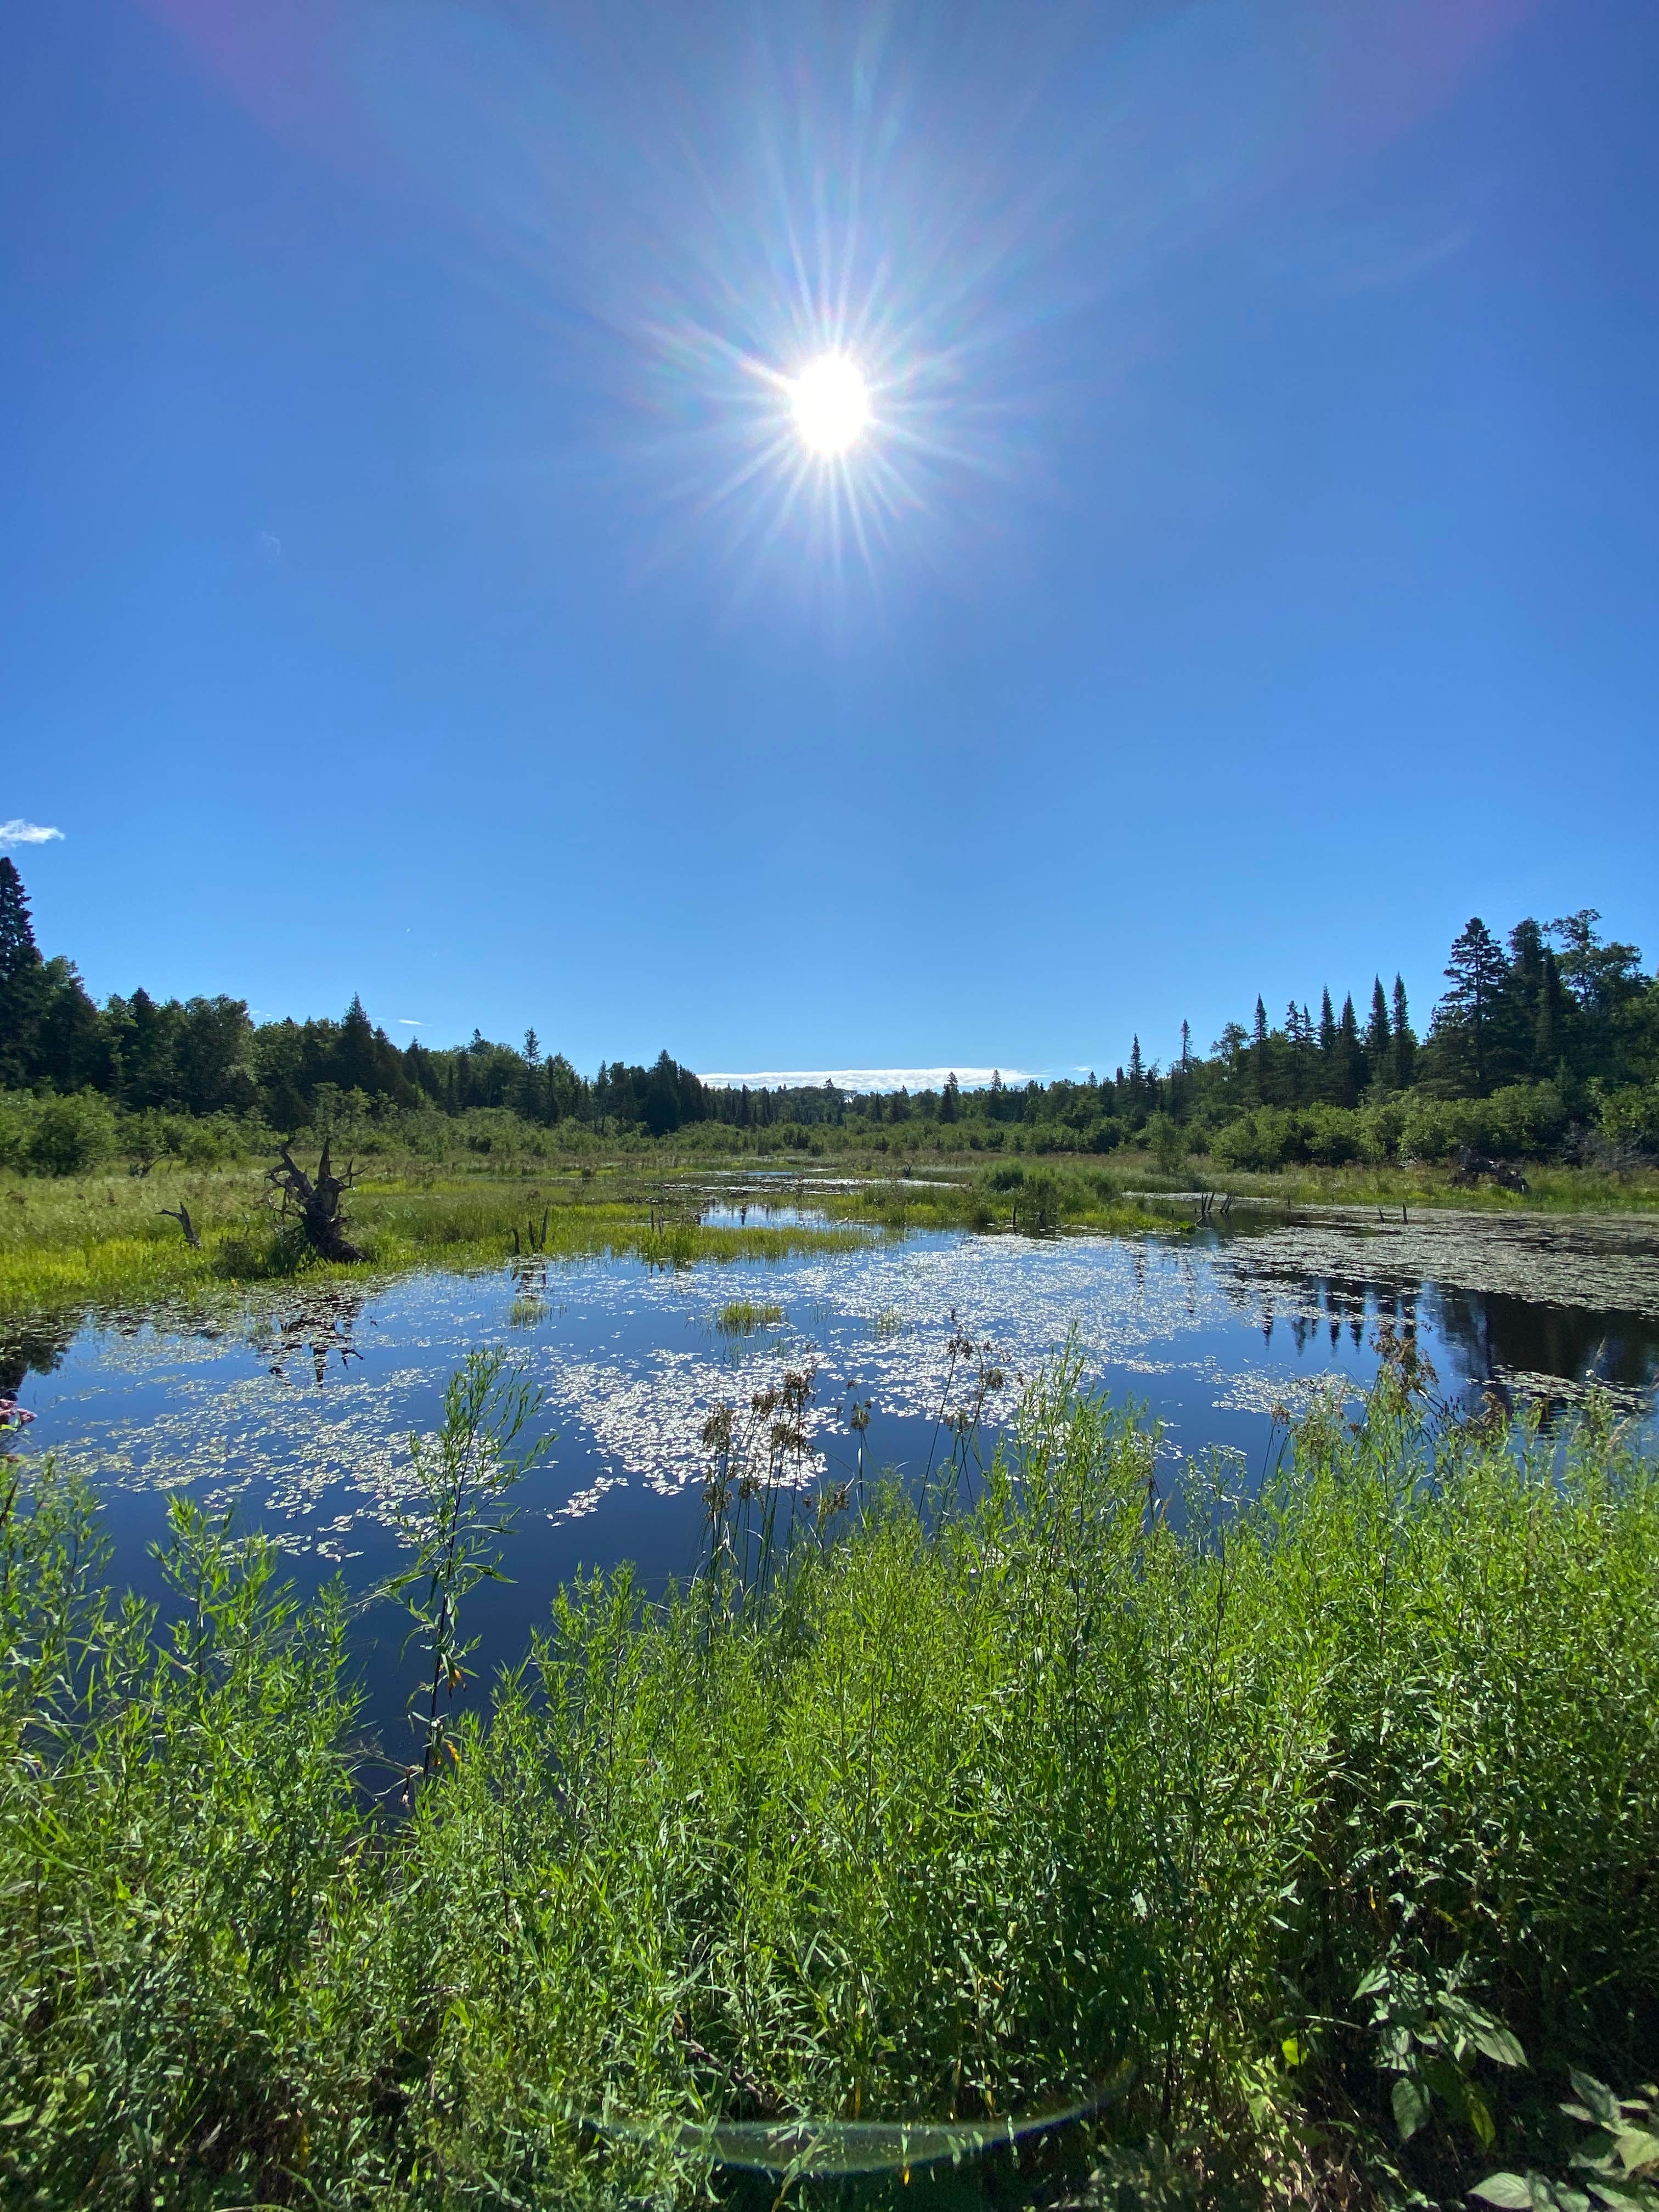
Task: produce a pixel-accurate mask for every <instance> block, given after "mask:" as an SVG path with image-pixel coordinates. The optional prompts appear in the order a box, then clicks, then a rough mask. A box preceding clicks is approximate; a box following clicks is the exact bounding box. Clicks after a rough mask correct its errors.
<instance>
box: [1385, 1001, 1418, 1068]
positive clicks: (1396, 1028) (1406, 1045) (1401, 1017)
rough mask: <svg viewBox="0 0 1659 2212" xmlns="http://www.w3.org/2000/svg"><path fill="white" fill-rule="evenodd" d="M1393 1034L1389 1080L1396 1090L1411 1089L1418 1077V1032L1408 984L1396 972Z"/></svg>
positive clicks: (1390, 1045) (1390, 1044) (1390, 1049)
mask: <svg viewBox="0 0 1659 2212" xmlns="http://www.w3.org/2000/svg"><path fill="white" fill-rule="evenodd" d="M1392 1030H1393V1034H1392V1035H1391V1036H1390V1037H1389V1062H1390V1065H1389V1080H1390V1081H1391V1082H1392V1084H1393V1085H1394V1087H1395V1090H1396V1091H1409V1090H1410V1089H1411V1086H1412V1085H1413V1082H1415V1080H1416V1079H1417V1033H1416V1031H1415V1030H1413V1027H1412V1018H1411V1009H1410V1008H1409V1007H1408V1006H1407V1004H1406V985H1405V980H1404V978H1403V977H1402V976H1401V975H1399V974H1397V973H1396V975H1395V979H1394V1018H1393V1024H1392Z"/></svg>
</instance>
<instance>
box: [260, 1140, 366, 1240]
mask: <svg viewBox="0 0 1659 2212" xmlns="http://www.w3.org/2000/svg"><path fill="white" fill-rule="evenodd" d="M276 1152H277V1160H276V1166H275V1167H273V1168H271V1169H270V1171H269V1172H270V1184H271V1188H272V1189H273V1190H274V1191H275V1193H276V1196H277V1200H278V1203H279V1207H280V1211H281V1213H282V1216H283V1220H285V1221H294V1222H297V1223H298V1225H299V1226H300V1229H301V1233H302V1234H303V1236H304V1237H305V1240H306V1242H307V1244H309V1245H310V1247H311V1249H312V1250H313V1252H314V1253H315V1254H316V1255H317V1256H318V1258H319V1260H361V1259H362V1256H363V1255H362V1253H361V1252H360V1251H359V1250H358V1249H357V1247H356V1245H355V1244H354V1243H352V1242H351V1240H350V1238H349V1237H348V1236H347V1235H346V1233H345V1228H346V1217H345V1212H344V1206H343V1200H344V1198H345V1194H346V1193H347V1192H348V1191H349V1189H350V1188H351V1187H352V1185H353V1184H354V1183H355V1182H356V1180H357V1169H356V1162H355V1161H354V1162H352V1163H351V1164H349V1165H348V1167H347V1168H346V1170H345V1172H344V1174H343V1175H336V1174H335V1173H334V1171H333V1169H332V1166H331V1164H330V1160H329V1146H328V1145H327V1143H326V1142H325V1144H324V1146H323V1153H322V1158H320V1159H319V1161H318V1163H317V1172H316V1174H315V1175H314V1176H308V1175H307V1173H306V1171H305V1170H304V1169H303V1168H302V1167H301V1165H300V1164H299V1163H298V1161H297V1160H295V1157H294V1155H293V1153H292V1152H290V1151H289V1147H288V1146H286V1145H278V1146H277V1147H276Z"/></svg>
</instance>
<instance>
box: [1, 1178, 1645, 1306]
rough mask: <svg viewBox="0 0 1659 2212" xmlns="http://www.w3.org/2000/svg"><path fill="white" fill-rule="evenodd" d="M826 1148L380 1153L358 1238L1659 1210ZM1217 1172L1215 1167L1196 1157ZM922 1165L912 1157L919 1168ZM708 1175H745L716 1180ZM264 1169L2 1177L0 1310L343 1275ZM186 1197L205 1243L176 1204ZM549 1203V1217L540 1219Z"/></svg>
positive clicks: (451, 1259)
mask: <svg viewBox="0 0 1659 2212" xmlns="http://www.w3.org/2000/svg"><path fill="white" fill-rule="evenodd" d="M370 1165H371V1169H372V1170H375V1172H374V1176H373V1179H372V1180H366V1181H365V1182H364V1183H363V1184H362V1186H361V1187H360V1188H359V1189H357V1190H356V1191H355V1192H354V1193H353V1194H352V1200H351V1217H352V1222H353V1235H354V1236H355V1237H356V1238H357V1240H358V1242H359V1243H361V1244H362V1248H363V1250H364V1252H365V1255H366V1261H367V1264H368V1267H371V1268H373V1269H374V1270H376V1271H378V1272H381V1273H399V1272H402V1271H404V1270H406V1269H410V1268H414V1267H429V1266H441V1267H456V1268H465V1267H484V1266H489V1265H491V1264H495V1263H498V1262H499V1261H501V1260H502V1259H503V1258H505V1257H507V1256H509V1255H511V1254H512V1253H513V1250H514V1249H515V1246H514V1238H515V1237H516V1239H517V1249H519V1250H520V1251H521V1252H523V1253H526V1254H527V1253H528V1252H529V1250H530V1249H531V1246H532V1242H533V1243H544V1245H545V1250H546V1255H547V1256H548V1257H550V1258H553V1259H574V1258H578V1257H582V1256H586V1255H601V1254H603V1255H611V1256H628V1257H632V1258H637V1259H640V1260H642V1261H646V1262H647V1263H649V1264H653V1265H662V1266H675V1267H685V1266H691V1265H695V1264H696V1263H697V1262H699V1261H712V1262H716V1263H721V1262H729V1261H744V1260H749V1261H767V1260H780V1259H783V1258H787V1257H788V1256H790V1255H793V1254H796V1253H799V1252H805V1251H814V1250H833V1249H842V1248H845V1247H847V1246H848V1245H850V1244H853V1243H856V1242H858V1241H859V1240H860V1237H862V1236H865V1235H867V1234H871V1233H887V1234H902V1233H903V1232H905V1231H908V1230H916V1229H963V1230H995V1229H1019V1230H1024V1231H1042V1232H1046V1231H1056V1230H1063V1229H1084V1230H1095V1231H1103V1232H1115V1233H1119V1234H1123V1235H1137V1234H1141V1233H1146V1232H1149V1231H1158V1232H1162V1233H1164V1234H1182V1233H1185V1232H1186V1231H1188V1230H1189V1229H1190V1227H1191V1218H1190V1212H1189V1206H1190V1201H1189V1200H1187V1199H1186V1198H1185V1197H1184V1195H1183V1194H1186V1193H1188V1192H1191V1191H1193V1190H1194V1189H1207V1188H1214V1189H1216V1190H1217V1191H1218V1192H1228V1193H1231V1194H1232V1196H1233V1197H1234V1199H1235V1200H1237V1201H1239V1202H1241V1203H1242V1202H1248V1203H1249V1204H1251V1205H1253V1206H1255V1205H1260V1206H1281V1205H1282V1206H1314V1205H1319V1206H1339V1207H1340V1206H1352V1207H1371V1206H1389V1207H1392V1206H1401V1205H1405V1206H1410V1207H1413V1208H1419V1209H1425V1210H1426V1209H1429V1208H1443V1207H1455V1208H1460V1209H1466V1210H1470V1211H1475V1212H1489V1213H1511V1212H1548V1213H1567V1212H1645V1211H1647V1210H1649V1209H1650V1207H1652V1206H1659V1177H1655V1178H1652V1184H1653V1187H1652V1188H1649V1187H1648V1182H1646V1181H1644V1180H1643V1179H1641V1178H1636V1177H1630V1178H1624V1179H1619V1178H1614V1177H1612V1176H1602V1175H1598V1174H1595V1173H1593V1172H1591V1171H1589V1170H1578V1169H1540V1170H1536V1171H1535V1176H1534V1184H1533V1188H1532V1190H1531V1191H1530V1192H1529V1193H1528V1194H1527V1195H1526V1196H1525V1197H1522V1196H1521V1195H1519V1194H1516V1193H1513V1192H1510V1191H1505V1190H1498V1189H1492V1188H1473V1189H1470V1188H1460V1187H1458V1186H1456V1185H1455V1184H1454V1183H1452V1182H1450V1181H1449V1178H1448V1177H1447V1176H1444V1175H1443V1174H1442V1173H1439V1172H1438V1171H1435V1170H1404V1169H1395V1170H1382V1169H1375V1168H1364V1169H1361V1168H1344V1169H1333V1170H1297V1171H1291V1170H1284V1171H1281V1172H1279V1173H1277V1174H1273V1175H1261V1174H1257V1175H1250V1174H1243V1173H1236V1174H1231V1175H1229V1176H1226V1177H1225V1180H1224V1181H1219V1182H1215V1183H1214V1184H1212V1183H1211V1182H1210V1181H1209V1179H1208V1177H1207V1176H1205V1175H1203V1174H1202V1173H1194V1164H1191V1163H1189V1164H1188V1165H1187V1166H1185V1167H1183V1169H1182V1171H1181V1172H1180V1173H1179V1174H1176V1175H1170V1174H1163V1173H1160V1172H1159V1170H1158V1168H1157V1166H1156V1164H1154V1163H1153V1162H1152V1160H1151V1159H1150V1158H1137V1157H1134V1156H1127V1155H1120V1156H1118V1157H1117V1158H1115V1159H1114V1161H1113V1163H1112V1164H1111V1165H1110V1167H1109V1168H1108V1167H1103V1166H1100V1165H1098V1164H1095V1163H1092V1162H1091V1161H1090V1160H1089V1159H1088V1158H1087V1157H1086V1156H1082V1157H1073V1156H1066V1155H1057V1156H1052V1157H1050V1156H1044V1157H1041V1158H1031V1159H1027V1160H1023V1161H1010V1160H1006V1159H1005V1160H997V1161H995V1162H987V1161H985V1160H983V1159H980V1158H974V1157H972V1156H971V1155H969V1157H967V1158H943V1157H941V1158H938V1159H935V1160H929V1161H927V1162H925V1163H921V1165H922V1166H923V1168H924V1170H925V1172H923V1173H922V1174H920V1175H916V1176H911V1175H909V1174H908V1173H904V1172H901V1173H899V1174H895V1173H893V1171H892V1165H891V1163H890V1161H886V1162H884V1161H881V1160H879V1159H874V1158H872V1160H870V1161H868V1162H863V1161H859V1160H855V1159H848V1160H843V1161H838V1162H836V1163H834V1166H835V1168H836V1169H837V1170H840V1171H841V1173H842V1175H845V1176H859V1177H860V1181H859V1182H857V1184H856V1186H855V1187H852V1188H847V1187H840V1188H837V1187H836V1184H837V1182H838V1180H839V1178H838V1176H836V1175H832V1174H829V1173H828V1172H827V1170H829V1166H830V1164H829V1163H827V1162H825V1161H823V1160H822V1159H817V1158H799V1157H788V1156H785V1157H781V1158H779V1159H778V1160H777V1161H776V1162H775V1163H773V1164H771V1166H772V1171H771V1172H770V1173H769V1174H762V1173H757V1163H756V1162H755V1161H754V1160H753V1159H750V1158H732V1159H729V1160H725V1161H720V1160H709V1159H707V1158H704V1159H702V1160H699V1161H697V1162H696V1163H695V1164H692V1163H689V1162H685V1161H678V1160H673V1159H671V1158H665V1159H664V1160H663V1161H662V1163H661V1164H660V1168H659V1172H657V1173H656V1174H654V1175H652V1176H646V1175H643V1174H642V1173H641V1166H640V1163H639V1162H638V1161H636V1160H635V1159H632V1158H627V1159H623V1160H620V1161H617V1162H616V1163H613V1164H611V1165H610V1166H608V1167H602V1168H599V1169H596V1168H594V1167H593V1166H592V1164H581V1165H571V1166H568V1167H559V1166H557V1165H555V1166H551V1167H550V1166H549V1164H547V1163H544V1162H537V1163H534V1164H524V1165H522V1166H521V1167H519V1168H516V1169H513V1168H504V1166H503V1164H501V1163H500V1162H496V1163H493V1164H489V1165H488V1166H485V1165H475V1164H470V1163H469V1164H465V1165H463V1164H451V1165H450V1166H448V1167H447V1168H444V1169H442V1170H437V1169H435V1168H433V1167H432V1166H431V1165H430V1164H427V1163H421V1162H416V1161H391V1160H388V1161H385V1162H381V1163H374V1162H372V1163H371V1164H370ZM907 1165H908V1164H907ZM1200 1166H1201V1164H1200ZM711 1178H729V1179H731V1180H730V1181H729V1182H728V1183H727V1185H726V1187H725V1188H719V1189H718V1191H717V1186H716V1184H715V1183H714V1182H713V1181H711ZM261 1188H262V1182H261V1176H260V1172H259V1169H258V1165H257V1164H232V1165H224V1166H215V1167H203V1168H191V1167H185V1166H182V1165H179V1166H175V1165H164V1166H162V1167H160V1168H158V1169H157V1170H155V1172H154V1173H153V1174H151V1175H150V1176H146V1177H143V1178H137V1177H133V1176H103V1175H99V1176H65V1177H62V1178H54V1179H45V1178H28V1179H20V1178H17V1177H7V1178H0V1318H4V1317H16V1316H22V1315H34V1316H46V1315H49V1314H53V1313H64V1312H67V1311H72V1310H92V1309H96V1308H115V1307H122V1308H135V1307H141V1306H143V1305H146V1304H154V1303H156V1302H159V1301H161V1300H162V1299H167V1298H174V1297H181V1296H182V1297H188V1296H189V1295H191V1293H193V1292H196V1291H210V1290H212V1289H215V1288H216V1287H222V1286H233V1287H234V1286H235V1285H246V1284H252V1283H258V1282H261V1281H268V1280H271V1279H285V1278H287V1277H289V1276H292V1275H293V1274H295V1273H296V1271H301V1270H302V1271H303V1272H304V1273H306V1274H307V1276H318V1275H325V1274H329V1273H334V1274H337V1275H339V1276H341V1277H342V1278H343V1279H349V1277H350V1276H351V1275H352V1274H353V1273H355V1272H356V1271H355V1270H354V1269H351V1268H337V1269H328V1268H325V1267H320V1266H319V1264H318V1263H316V1262H315V1261H313V1260H311V1259H310V1258H309V1257H308V1256H307V1255H303V1254H301V1253H298V1252H296V1250H295V1247H294V1245H293V1243H291V1242H290V1241H289V1240H287V1239H285V1238H284V1237H283V1236H282V1234H281V1233H280V1231H279V1229H278V1226H277V1225H276V1222H275V1221H274V1220H273V1219H272V1218H271V1216H270V1213H269V1212H268V1211H267V1210H266V1209H265V1208H264V1206H263V1205H262V1204H261V1203H260V1194H261ZM711 1194H718V1195H720V1197H721V1198H722V1199H723V1200H726V1202H728V1203H734V1202H738V1201H740V1200H746V1201H747V1203H748V1205H749V1206H750V1210H751V1212H753V1211H755V1210H756V1209H760V1210H761V1218H756V1219H753V1220H751V1221H749V1222H747V1223H744V1225H714V1224H710V1223H706V1222H704V1221H702V1219H700V1218H698V1217H699V1214H700V1212H701V1209H702V1202H703V1200H706V1199H707V1198H708V1197H709V1196H710V1195H711ZM789 1204H798V1205H799V1206H804V1207H805V1208H808V1209H810V1210H811V1211H814V1212H818V1213H820V1214H822V1215H823V1224H822V1225H812V1224H799V1225H772V1224H770V1223H769V1221H767V1220H766V1219H765V1218H763V1210H764V1209H765V1208H766V1207H767V1206H777V1205H789ZM179 1206H185V1207H186V1208H187V1209H188V1210H189V1212H190V1214H191V1220H192V1222H193V1224H194V1225H195V1226H196V1228H197V1231H198V1232H199V1235H200V1237H201V1245H200V1249H192V1248H191V1246H190V1245H188V1244H187V1243H185V1238H184V1236H183V1234H182V1231H181V1229H180V1227H179V1223H178V1222H177V1221H176V1220H175V1219H173V1218H168V1216H167V1213H165V1212H163V1209H164V1208H170V1209H173V1210H174V1211H176V1210H177V1209H178V1208H179ZM544 1216H545V1221H546V1228H545V1231H543V1226H542V1225H543V1220H544Z"/></svg>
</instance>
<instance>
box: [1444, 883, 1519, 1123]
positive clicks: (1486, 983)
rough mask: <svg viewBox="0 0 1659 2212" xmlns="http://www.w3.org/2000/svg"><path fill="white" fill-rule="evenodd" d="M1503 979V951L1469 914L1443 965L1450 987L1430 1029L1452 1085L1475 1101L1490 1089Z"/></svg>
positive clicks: (1505, 975) (1505, 967) (1483, 925)
mask: <svg viewBox="0 0 1659 2212" xmlns="http://www.w3.org/2000/svg"><path fill="white" fill-rule="evenodd" d="M1508 975H1509V963H1508V962H1507V961H1506V960H1505V959H1504V949H1503V947H1502V946H1501V945H1499V944H1498V939H1496V938H1495V937H1494V936H1493V935H1492V932H1491V930H1489V929H1488V928H1487V927H1486V923H1485V922H1484V921H1481V919H1480V915H1478V914H1477V915H1471V916H1470V918H1469V921H1468V924H1467V926H1466V927H1464V928H1463V929H1462V931H1461V932H1460V933H1459V934H1458V935H1457V936H1456V937H1455V939H1453V940H1452V949H1451V957H1450V959H1449V961H1448V962H1447V963H1446V981H1447V982H1448V983H1449V985H1450V989H1449V990H1448V992H1447V993H1446V994H1445V996H1444V998H1443V999H1442V1000H1441V1001H1440V1004H1439V1006H1437V1007H1436V1009H1435V1016H1434V1029H1435V1036H1436V1039H1437V1042H1438V1043H1439V1044H1440V1046H1441V1047H1442V1051H1443V1059H1444V1061H1445V1063H1446V1065H1447V1066H1448V1072H1449V1073H1450V1074H1451V1076H1452V1079H1453V1080H1454V1081H1455V1083H1457V1084H1458V1085H1459V1086H1460V1087H1461V1088H1462V1089H1463V1090H1465V1091H1472V1092H1473V1093H1474V1096H1475V1097H1477V1098H1483V1097H1485V1096H1486V1092H1487V1091H1489V1090H1490V1089H1491V1088H1492V1060H1493V1055H1494V1049H1495V1047H1496V1044H1497V1042H1498V1039H1497V1033H1496V1032H1497V1025H1498V1006H1499V1001H1500V999H1501V997H1502V994H1503V990H1504V983H1505V981H1507V979H1508Z"/></svg>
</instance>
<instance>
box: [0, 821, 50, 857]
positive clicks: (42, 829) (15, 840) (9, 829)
mask: <svg viewBox="0 0 1659 2212" xmlns="http://www.w3.org/2000/svg"><path fill="white" fill-rule="evenodd" d="M63 834H64V833H63V831H62V830H61V829H47V827H46V824H45V823H43V822H25V821H24V819H23V817H22V816H21V814H16V815H14V816H13V817H12V818H11V820H10V821H9V822H0V853H3V852H7V851H9V849H10V848H11V847H12V846H14V845H50V844H51V843H52V840H53V839H54V838H61V837H62V836H63Z"/></svg>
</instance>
